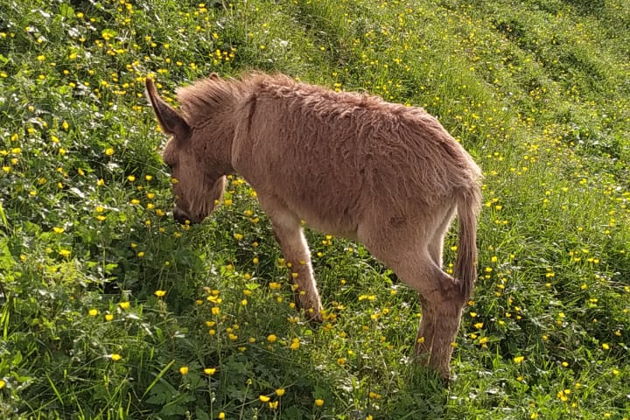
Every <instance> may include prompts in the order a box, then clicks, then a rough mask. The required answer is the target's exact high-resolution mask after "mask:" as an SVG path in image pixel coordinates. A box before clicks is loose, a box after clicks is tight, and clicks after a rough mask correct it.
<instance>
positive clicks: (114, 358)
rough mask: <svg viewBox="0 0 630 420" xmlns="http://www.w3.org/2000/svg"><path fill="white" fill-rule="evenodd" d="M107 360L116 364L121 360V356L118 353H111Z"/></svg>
mask: <svg viewBox="0 0 630 420" xmlns="http://www.w3.org/2000/svg"><path fill="white" fill-rule="evenodd" d="M109 358H110V359H112V360H113V361H114V362H117V361H119V360H120V359H122V356H121V355H120V354H118V353H113V354H110V355H109Z"/></svg>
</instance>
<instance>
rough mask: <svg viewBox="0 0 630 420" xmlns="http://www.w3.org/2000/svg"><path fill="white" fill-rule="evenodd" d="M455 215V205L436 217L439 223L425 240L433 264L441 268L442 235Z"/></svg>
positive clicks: (444, 234) (443, 235)
mask: <svg viewBox="0 0 630 420" xmlns="http://www.w3.org/2000/svg"><path fill="white" fill-rule="evenodd" d="M454 217H455V206H453V207H452V208H450V209H447V210H446V212H445V213H444V215H443V216H442V218H441V220H440V218H436V220H438V221H439V223H438V224H437V226H436V229H435V232H434V233H433V235H431V238H430V240H429V241H428V242H427V249H428V251H429V255H430V256H431V259H433V262H435V264H436V265H437V266H438V267H440V268H442V252H443V250H444V237H445V236H446V233H447V232H448V228H449V226H450V225H451V222H452V221H453V218H454Z"/></svg>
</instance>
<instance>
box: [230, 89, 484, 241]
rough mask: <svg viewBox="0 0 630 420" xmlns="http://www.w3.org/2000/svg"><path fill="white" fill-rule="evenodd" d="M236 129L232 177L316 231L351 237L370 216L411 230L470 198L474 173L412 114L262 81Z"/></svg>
mask: <svg viewBox="0 0 630 420" xmlns="http://www.w3.org/2000/svg"><path fill="white" fill-rule="evenodd" d="M239 120H240V122H239V125H240V129H239V130H238V131H237V132H238V135H237V137H236V138H235V143H234V146H233V156H232V158H233V163H234V168H235V169H236V170H237V172H239V173H240V174H241V175H243V176H244V177H245V178H246V179H247V180H248V181H249V182H250V183H251V184H252V186H253V187H254V188H255V189H256V190H257V191H258V192H259V194H263V195H265V194H270V195H275V196H277V197H282V199H283V200H284V201H285V203H286V204H287V205H288V206H289V207H291V208H292V209H294V211H295V213H296V214H297V215H298V216H299V217H300V218H302V219H304V220H306V221H307V222H308V223H310V224H311V225H313V226H315V227H317V228H320V229H322V230H325V231H330V232H333V233H338V234H345V235H348V236H355V233H356V230H357V228H358V225H359V224H360V222H361V220H362V219H363V218H365V217H368V216H369V214H368V213H369V212H370V211H372V210H374V211H376V212H378V213H380V214H381V215H382V216H383V217H384V218H387V217H394V218H397V219H398V220H400V219H401V217H405V218H407V219H409V220H410V221H411V220H413V219H416V216H418V217H420V218H421V216H422V215H421V213H423V212H430V211H432V209H433V208H435V207H443V206H449V204H451V205H452V204H453V203H454V197H455V194H457V192H458V191H460V190H468V189H475V188H477V187H476V186H477V183H478V179H479V174H480V171H479V168H478V167H477V165H476V164H475V163H474V162H473V160H472V159H471V157H470V156H469V155H468V153H467V152H466V151H465V150H464V149H463V148H462V147H461V145H460V144H459V143H457V142H456V141H455V140H454V139H453V138H452V137H451V136H450V135H449V134H448V132H447V131H446V130H445V129H444V128H443V127H442V126H441V124H440V123H439V122H438V121H437V120H436V119H435V118H433V117H432V116H430V115H429V114H427V113H426V112H425V111H424V110H423V109H420V108H413V107H405V106H403V105H398V104H391V103H387V102H385V101H383V100H382V99H380V98H378V97H374V96H368V95H362V94H357V93H338V92H333V91H330V90H327V89H323V88H321V87H318V86H313V85H307V84H301V83H296V82H293V81H292V80H290V79H287V78H285V77H268V78H263V79H261V80H258V83H256V84H254V85H253V86H252V87H251V93H250V94H249V95H248V96H246V97H245V98H244V100H243V107H242V108H241V111H240V115H239Z"/></svg>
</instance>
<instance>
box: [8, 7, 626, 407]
mask: <svg viewBox="0 0 630 420" xmlns="http://www.w3.org/2000/svg"><path fill="white" fill-rule="evenodd" d="M0 10H2V14H1V16H0V163H1V165H0V167H1V168H0V169H1V170H0V304H1V305H2V306H1V308H0V331H1V338H0V416H2V417H3V418H86V419H88V418H89V419H94V418H199V419H203V418H254V417H257V418H286V419H297V418H343V419H358V418H383V419H390V418H392V419H393V418H396V419H398V418H408V419H412V418H413V419H416V418H431V419H432V418H452V419H456V418H457V419H459V418H484V419H486V418H497V419H499V418H500V419H505V418H514V419H521V418H532V419H534V418H541V419H542V418H544V419H547V418H550V419H555V418H558V419H560V418H568V417H569V416H571V417H574V418H584V419H590V418H602V417H603V418H615V419H622V418H628V416H627V414H626V413H627V412H628V408H629V406H628V404H629V403H628V399H627V395H628V393H629V386H628V375H629V373H630V370H629V367H628V366H629V364H628V347H627V338H628V328H629V325H628V319H630V317H629V316H628V311H629V310H630V308H629V306H628V302H629V300H628V293H629V292H630V285H629V284H628V278H629V275H630V258H629V253H630V248H629V246H628V244H630V234H629V232H630V230H629V229H628V199H629V198H630V193H629V192H628V179H630V176H629V175H630V174H629V171H628V162H629V161H630V155H629V150H630V148H629V147H628V110H629V109H630V106H629V105H630V104H629V103H628V98H630V92H628V83H627V80H628V74H629V72H628V71H629V67H628V63H627V56H628V45H630V40H629V39H628V37H629V36H630V35H629V32H628V31H627V30H626V29H627V27H628V19H629V16H630V10H629V6H628V3H627V2H624V1H621V0H610V1H606V2H603V1H602V2H579V1H573V0H572V1H560V0H554V1H544V2H543V1H538V0H522V1H518V2H512V1H506V0H499V1H478V2H473V3H471V2H464V1H457V0H444V1H440V2H430V1H425V0H416V1H388V2H384V1H366V0H337V1H330V0H320V1H315V0H295V1H283V2H268V1H263V0H248V1H212V2H206V3H198V2H188V1H180V2H174V1H172V0H155V1H152V2H129V1H126V0H121V1H113V0H91V1H72V2H68V1H64V0H59V1H55V2H44V1H37V0H28V1H24V2H14V1H10V0H0ZM249 69H260V70H265V71H270V72H273V71H279V72H284V73H287V74H290V75H292V76H293V77H296V78H299V79H300V80H303V81H307V82H312V83H318V84H322V85H325V86H328V87H330V88H331V89H337V90H360V91H367V92H370V93H373V94H376V95H380V96H382V97H383V98H385V99H386V100H389V101H394V102H400V103H406V104H409V105H414V106H422V107H425V108H426V109H427V110H428V111H429V112H430V113H432V114H434V115H436V116H438V117H439V118H440V120H441V122H442V124H443V125H444V126H445V127H447V128H448V130H449V131H450V132H451V133H452V134H453V135H454V136H455V137H456V138H457V139H458V140H459V141H461V142H462V144H463V145H464V146H465V147H466V148H467V150H469V151H470V153H471V154H472V155H473V156H474V157H475V159H476V160H477V161H478V162H479V164H480V166H481V167H482V168H483V170H484V175H485V181H484V186H483V192H484V208H483V212H482V217H481V220H480V227H479V247H480V261H479V266H480V270H479V271H480V275H479V279H478V282H477V288H476V292H475V295H474V298H473V300H471V301H470V302H469V305H468V307H467V309H466V313H465V318H464V322H463V326H462V331H461V333H460V334H459V337H458V340H457V343H455V344H456V346H457V349H456V351H455V354H454V360H453V370H454V371H455V373H456V374H457V378H456V380H455V381H454V382H453V383H452V384H451V385H450V387H448V388H444V387H442V386H441V384H440V382H439V380H438V379H437V378H436V377H435V376H434V375H433V374H432V373H431V372H428V371H426V370H425V369H423V368H421V367H418V366H415V364H414V363H413V362H412V361H411V360H410V356H411V353H412V348H413V338H414V337H415V330H416V328H417V324H418V322H419V318H420V317H421V313H420V307H419V305H418V302H417V297H416V296H415V294H414V293H413V292H412V291H410V290H408V289H407V288H406V287H404V286H403V285H402V284H400V283H399V282H398V280H397V278H396V276H395V275H394V273H392V272H391V271H390V270H388V269H387V268H386V267H384V266H382V265H381V264H379V263H378V262H376V261H375V260H374V259H372V258H371V257H370V256H369V255H368V254H367V252H366V251H365V250H364V249H363V248H362V247H361V246H360V245H359V244H355V243H351V242H348V241H344V240H342V239H338V238H334V237H331V236H326V235H325V234H320V233H315V232H310V231H309V232H308V239H309V243H310V245H311V249H312V253H313V257H314V266H315V271H316V274H317V278H318V282H319V286H320V289H321V292H322V296H323V301H324V306H325V308H326V310H327V319H326V321H325V322H324V323H323V325H321V326H319V327H315V326H313V325H310V324H309V323H307V322H306V321H305V318H304V317H303V316H302V315H301V314H300V313H299V312H298V311H296V310H295V308H294V306H293V304H292V291H291V288H290V285H289V282H288V281H287V271H286V268H285V267H284V266H283V261H282V259H281V254H280V252H279V250H278V248H277V246H276V244H275V243H274V240H273V235H272V233H271V230H270V227H269V223H268V221H267V219H266V217H265V215H264V214H263V213H262V211H261V210H260V208H259V206H258V204H257V202H256V199H255V193H254V192H253V191H252V190H251V188H250V187H249V186H248V185H247V184H246V183H244V182H243V181H242V180H241V179H239V178H231V179H230V185H229V187H228V191H227V194H226V196H225V199H224V202H223V205H222V206H221V207H220V208H219V210H218V211H217V212H216V213H215V214H214V215H213V217H212V218H211V220H209V221H207V222H205V223H204V224H203V225H200V226H194V227H187V226H184V227H180V226H177V225H175V224H174V223H173V222H172V221H171V220H170V218H169V217H168V214H167V213H168V210H169V208H170V206H171V203H172V197H171V193H170V186H169V177H168V174H167V172H166V170H165V168H164V166H163V165H162V163H161V161H160V158H159V154H158V153H157V151H158V149H159V148H160V145H161V144H163V142H164V137H163V135H162V134H161V133H159V132H158V130H157V129H156V128H157V127H156V123H155V120H154V117H153V115H152V113H151V111H150V109H149V108H148V107H147V106H146V101H145V99H144V95H143V84H142V82H143V80H144V78H145V77H146V76H147V75H152V76H154V77H155V78H156V79H157V80H158V82H159V83H160V85H159V87H160V89H161V92H162V93H163V94H164V95H165V96H166V97H167V98H173V96H174V95H173V92H174V88H175V87H177V86H180V85H182V84H186V83H189V82H191V81H193V80H195V79H197V78H199V77H204V76H206V75H208V74H210V73H211V72H218V73H219V74H220V75H221V76H238V74H240V73H241V72H243V71H246V70H249ZM454 245H455V233H454V232H453V234H452V235H451V236H449V238H448V243H447V245H446V251H447V252H446V261H447V263H449V262H452V261H453V260H454V251H453V247H454Z"/></svg>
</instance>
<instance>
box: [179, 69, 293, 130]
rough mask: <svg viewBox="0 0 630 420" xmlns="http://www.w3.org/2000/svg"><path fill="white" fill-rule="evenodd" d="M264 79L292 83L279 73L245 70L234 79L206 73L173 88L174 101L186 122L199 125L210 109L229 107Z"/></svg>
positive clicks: (270, 82)
mask: <svg viewBox="0 0 630 420" xmlns="http://www.w3.org/2000/svg"><path fill="white" fill-rule="evenodd" d="M266 83H268V84H273V85H284V86H291V85H295V84H296V82H295V81H294V80H293V79H291V78H289V77H287V76H284V75H281V74H277V75H268V74H264V73H259V72H249V73H245V74H244V75H242V76H241V77H239V78H238V79H236V78H225V79H224V78H219V77H216V76H210V77H208V78H205V79H201V80H197V81H196V82H194V83H193V84H192V85H190V86H185V87H182V88H179V89H177V101H178V102H179V103H180V104H181V109H182V111H183V112H184V114H185V116H186V121H187V122H188V124H190V125H191V126H192V127H195V128H200V127H203V126H204V125H205V124H206V123H208V122H209V121H211V119H212V114H213V113H215V112H219V111H231V108H232V106H233V105H236V104H237V103H238V102H239V101H240V100H241V99H243V98H244V97H245V96H246V95H247V94H248V93H249V92H252V91H253V90H255V89H256V87H259V86H261V85H263V84H266Z"/></svg>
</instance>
